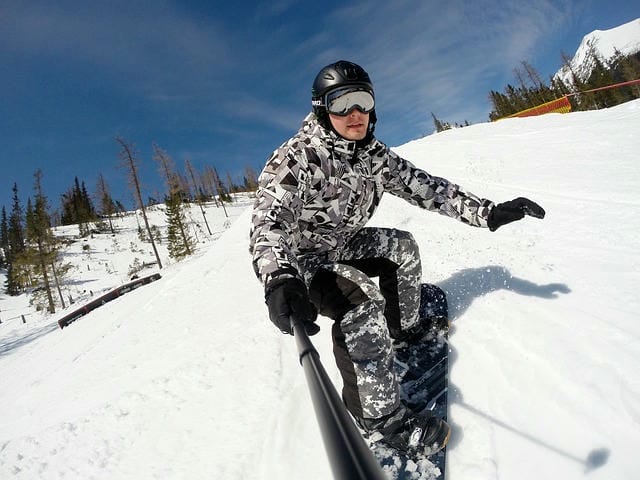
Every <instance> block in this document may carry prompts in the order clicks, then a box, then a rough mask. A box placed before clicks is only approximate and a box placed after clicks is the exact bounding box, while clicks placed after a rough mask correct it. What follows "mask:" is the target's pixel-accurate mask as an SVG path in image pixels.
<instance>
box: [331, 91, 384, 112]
mask: <svg viewBox="0 0 640 480" xmlns="http://www.w3.org/2000/svg"><path fill="white" fill-rule="evenodd" d="M324 104H325V107H326V108H327V111H328V112H329V113H332V114H334V115H339V116H341V117H344V116H346V115H348V114H349V112H350V111H351V110H353V109H354V108H357V109H358V110H360V111H361V112H362V113H369V112H370V111H372V110H373V109H374V107H375V106H376V102H375V100H374V98H373V93H372V92H371V91H370V90H366V89H364V88H363V87H344V88H338V89H336V90H333V91H331V92H329V93H327V94H326V95H325V97H324Z"/></svg>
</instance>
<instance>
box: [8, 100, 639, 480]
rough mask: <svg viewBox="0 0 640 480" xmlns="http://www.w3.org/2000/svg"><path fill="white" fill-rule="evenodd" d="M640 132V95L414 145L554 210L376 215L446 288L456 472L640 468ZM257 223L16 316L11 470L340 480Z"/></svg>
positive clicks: (555, 473)
mask: <svg viewBox="0 0 640 480" xmlns="http://www.w3.org/2000/svg"><path fill="white" fill-rule="evenodd" d="M638 131H640V101H635V102H630V103H627V104H624V105H621V106H618V107H615V108H612V109H609V110H602V111H596V112H578V113H571V114H567V115H559V114H551V115H546V116H544V117H529V118H522V119H510V120H503V121H500V122H497V123H493V124H481V125H474V126H471V127H466V128H463V129H458V130H449V131H446V132H442V133H439V134H436V135H432V136H430V137H427V138H424V139H421V140H417V141H414V142H411V143H409V144H406V145H403V146H401V147H398V148H397V149H396V150H397V151H398V152H399V153H401V154H402V155H403V156H405V157H407V158H409V159H411V160H412V161H414V162H415V163H416V164H417V165H419V166H421V167H423V168H425V169H426V170H428V171H430V172H431V173H433V174H437V175H441V176H444V177H446V178H449V179H450V180H455V181H457V182H459V183H460V184H462V185H464V186H465V187H467V189H468V190H470V191H472V192H474V193H477V194H480V195H483V196H486V197H488V198H491V199H493V200H496V201H504V200H508V199H511V198H514V197H516V196H520V195H523V196H527V197H529V198H531V199H533V200H535V201H537V202H539V203H540V204H541V205H543V206H544V207H545V209H546V210H547V217H546V218H545V219H544V220H542V221H540V220H535V219H531V218H526V219H525V220H523V221H521V222H517V223H515V224H512V225H508V226H505V227H502V228H501V229H499V230H498V231H497V232H494V233H491V232H489V231H488V230H487V229H474V228H470V227H467V226H465V225H463V224H461V223H458V222H455V221H453V220H451V219H448V218H445V217H442V216H439V215H435V214H430V213H426V212H423V211H421V210H419V209H417V208H415V207H411V206H408V205H407V204H406V203H403V202H402V201H401V200H398V199H396V198H394V197H391V196H387V197H385V199H384V200H383V203H382V205H381V208H380V210H379V212H378V213H377V214H376V217H375V218H374V219H373V221H372V224H375V225H381V226H395V227H398V228H402V229H406V230H410V231H411V232H413V234H414V235H415V237H416V239H417V240H418V242H419V244H420V247H421V255H422V260H423V278H424V279H425V280H428V281H433V282H435V283H437V284H439V285H440V286H442V287H443V288H444V289H445V290H446V291H447V293H448V296H449V302H450V305H451V307H452V314H453V315H452V317H453V330H452V334H451V346H452V348H453V352H452V359H451V366H450V368H451V370H450V374H451V383H452V387H453V390H454V391H453V394H452V395H451V407H450V420H451V422H452V424H453V427H454V433H453V437H452V442H451V446H450V448H449V453H448V466H447V470H448V475H449V478H451V479H456V480H476V479H498V478H500V479H505V478H506V479H515V478H517V479H521V480H529V479H530V480H538V479H540V478H557V479H562V480H573V479H582V478H589V480H598V479H632V478H636V475H637V471H638V468H639V467H640V459H638V455H637V453H636V448H637V446H638V445H640V374H639V370H638V364H639V362H640V341H639V340H640V324H639V323H638V321H637V319H638V314H637V311H638V309H639V307H640V305H639V301H638V300H637V291H638V290H639V289H640V273H639V268H638V267H639V265H638V263H639V262H638V260H639V253H638V252H640V236H639V235H638V233H637V232H638V231H640V229H639V226H640V220H638V215H637V214H638V210H639V206H640V197H639V195H640V194H639V193H638V192H640V167H639V166H638V162H637V160H638V151H640V140H639V137H638V135H637V132H638ZM249 216H250V212H249V211H248V210H247V211H245V212H244V213H243V214H242V215H241V216H240V217H239V218H238V220H236V221H235V223H234V224H233V225H232V226H231V228H230V229H229V230H227V231H226V232H225V233H224V234H223V235H222V236H221V237H220V238H219V239H218V240H217V241H216V242H215V243H213V244H212V245H211V246H210V247H209V248H207V249H202V250H201V251H200V252H199V254H198V256H197V258H192V259H190V260H187V261H185V262H182V263H177V264H173V265H170V266H169V267H168V268H165V269H163V270H162V275H163V278H162V279H161V280H159V281H157V282H154V283H151V284H150V285H148V286H145V287H143V288H140V289H138V290H135V291H133V292H131V293H129V294H127V295H125V296H123V297H122V298H120V299H118V300H115V301H112V302H110V303H108V304H106V305H104V306H103V307H101V308H99V309H97V310H96V311H94V312H92V313H91V314H89V315H87V316H86V317H84V318H82V319H81V320H79V321H78V322H76V323H74V324H73V325H71V326H70V327H69V328H67V329H65V330H62V331H61V330H58V329H56V328H55V325H52V323H53V322H54V321H55V319H54V318H49V319H46V318H44V319H42V320H40V321H39V322H37V321H33V322H29V323H27V325H25V326H22V327H21V326H20V325H21V324H18V326H15V325H14V327H12V328H11V329H5V328H4V326H3V325H0V478H16V479H33V478H43V479H57V478H65V479H69V478H73V479H75V478H78V479H80V478H81V479H129V478H138V479H155V478H160V479H182V478H184V479H212V478H215V479H280V478H286V479H294V478H295V479H298V478H304V479H313V480H315V479H318V480H320V479H327V478H330V477H331V473H330V468H329V466H328V464H327V460H326V457H325V454H324V448H323V446H322V442H321V438H320V434H319V431H318V427H317V425H316V420H315V416H314V414H313V410H312V405H311V402H310V398H309V396H308V393H307V388H306V384H305V380H304V375H303V371H302V368H301V367H300V366H299V364H298V359H297V353H296V348H295V345H294V342H293V339H292V338H291V337H288V336H284V335H281V334H280V333H279V332H277V331H276V329H275V328H274V327H273V326H272V325H271V324H270V322H269V321H268V317H267V312H266V308H265V306H264V302H263V299H262V288H261V286H260V285H259V284H258V282H257V280H255V278H254V276H253V273H252V270H251V266H250V261H249V256H248V254H247V242H248V223H249V218H250V217H249ZM4 300H5V298H4V297H3V298H2V301H4ZM320 325H321V327H322V332H321V333H320V334H319V335H317V336H316V337H314V342H315V344H316V346H317V348H318V350H319V351H320V354H321V357H322V359H323V360H324V363H325V366H326V367H327V369H328V370H329V373H330V375H331V376H332V378H333V379H334V381H335V382H336V384H338V385H339V383H340V381H339V376H338V374H337V371H336V369H335V367H334V365H333V361H332V354H331V341H330V338H329V337H330V335H329V331H330V328H329V327H330V323H329V321H328V320H326V319H320ZM20 328H24V330H23V331H22V333H21V334H20ZM7 332H12V333H7Z"/></svg>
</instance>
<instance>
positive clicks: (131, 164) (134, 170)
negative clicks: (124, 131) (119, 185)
mask: <svg viewBox="0 0 640 480" xmlns="http://www.w3.org/2000/svg"><path fill="white" fill-rule="evenodd" d="M116 142H118V144H119V145H120V147H121V150H120V154H119V156H120V160H121V162H122V166H123V167H124V168H126V169H127V171H128V172H129V185H130V186H131V187H132V189H133V193H134V196H135V199H136V201H137V202H138V206H139V207H140V210H141V211H142V218H143V219H144V225H145V228H146V229H147V234H148V235H149V241H150V242H151V246H152V247H153V253H154V254H155V256H156V261H157V262H158V268H162V261H161V260H160V255H159V254H158V249H157V248H156V242H155V240H154V238H153V234H152V233H151V227H150V226H149V220H148V219H147V211H146V209H145V208H144V202H143V201H142V193H141V192H140V180H139V177H138V165H137V163H138V162H137V160H136V156H135V155H136V152H135V150H134V145H133V144H131V145H130V144H129V143H127V142H126V140H124V139H123V138H122V137H116Z"/></svg>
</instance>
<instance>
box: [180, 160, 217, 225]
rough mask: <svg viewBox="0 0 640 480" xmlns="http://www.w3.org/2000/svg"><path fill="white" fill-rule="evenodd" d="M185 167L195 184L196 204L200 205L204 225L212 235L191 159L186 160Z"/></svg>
mask: <svg viewBox="0 0 640 480" xmlns="http://www.w3.org/2000/svg"><path fill="white" fill-rule="evenodd" d="M184 166H185V168H186V169H187V172H188V173H189V177H190V178H191V182H192V184H193V191H194V192H195V200H196V203H197V204H198V206H199V207H200V212H201V213H202V218H203V219H204V224H205V225H206V227H207V231H208V232H209V235H211V229H210V228H209V222H207V216H206V215H205V214H204V207H203V206H202V197H201V195H200V193H199V190H200V188H199V187H198V182H196V176H195V174H194V172H193V166H192V165H191V162H190V161H189V159H188V158H187V159H185V161H184Z"/></svg>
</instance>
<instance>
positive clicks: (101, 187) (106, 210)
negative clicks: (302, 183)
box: [96, 174, 116, 233]
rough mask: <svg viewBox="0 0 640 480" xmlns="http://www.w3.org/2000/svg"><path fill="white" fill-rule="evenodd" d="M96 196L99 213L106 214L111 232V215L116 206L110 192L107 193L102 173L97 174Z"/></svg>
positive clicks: (107, 189)
mask: <svg viewBox="0 0 640 480" xmlns="http://www.w3.org/2000/svg"><path fill="white" fill-rule="evenodd" d="M96 197H97V200H98V205H100V213H101V214H102V215H106V217H107V219H108V220H109V228H110V229H111V233H115V231H114V229H113V222H112V221H111V215H113V214H114V213H116V206H115V204H114V203H113V199H112V198H111V194H110V193H109V186H108V185H107V182H106V181H105V179H104V177H103V176H102V174H100V175H99V176H98V183H97V185H96Z"/></svg>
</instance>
